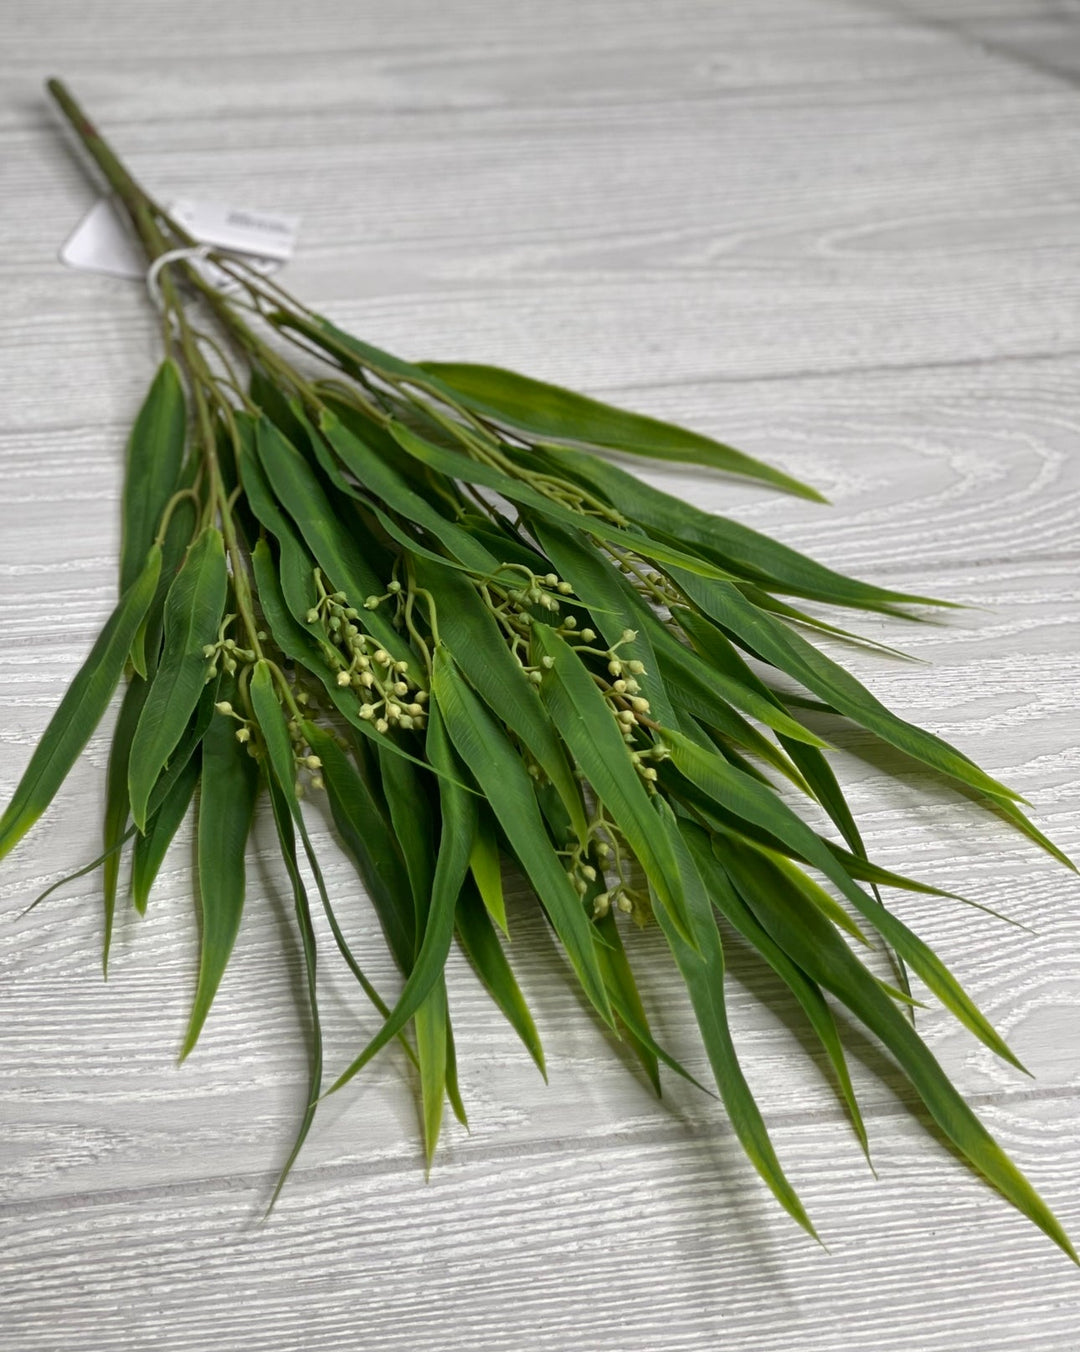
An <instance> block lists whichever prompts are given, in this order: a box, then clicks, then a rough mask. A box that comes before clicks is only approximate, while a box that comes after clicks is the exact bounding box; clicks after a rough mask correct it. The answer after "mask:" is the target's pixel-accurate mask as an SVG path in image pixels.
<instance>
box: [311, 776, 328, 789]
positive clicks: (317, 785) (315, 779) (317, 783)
mask: <svg viewBox="0 0 1080 1352" xmlns="http://www.w3.org/2000/svg"><path fill="white" fill-rule="evenodd" d="M311 787H312V788H313V789H324V788H325V787H326V785H325V784H324V783H323V777H322V775H313V776H312V778H311Z"/></svg>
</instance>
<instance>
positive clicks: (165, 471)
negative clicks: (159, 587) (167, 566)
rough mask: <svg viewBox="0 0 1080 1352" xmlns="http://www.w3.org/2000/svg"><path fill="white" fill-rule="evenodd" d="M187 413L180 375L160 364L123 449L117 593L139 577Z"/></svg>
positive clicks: (176, 465) (175, 472) (169, 491)
mask: <svg viewBox="0 0 1080 1352" xmlns="http://www.w3.org/2000/svg"><path fill="white" fill-rule="evenodd" d="M186 435H187V408H186V406H185V402H184V387H183V384H182V382H181V379H180V370H179V368H178V367H177V365H176V363H175V362H174V361H163V362H162V363H161V365H160V366H159V367H158V370H157V374H156V375H155V376H154V379H153V382H152V384H151V386H150V390H149V393H148V394H147V396H146V400H145V402H144V403H143V406H142V408H141V409H140V410H139V414H138V417H137V418H136V419H135V426H134V427H133V428H132V430H131V436H130V438H129V439H128V448H127V473H126V474H125V476H124V497H123V508H122V513H123V515H122V523H123V524H122V528H121V539H122V544H121V546H120V590H121V592H126V591H127V589H128V588H129V587H130V586H131V584H132V583H133V582H134V581H135V579H136V578H137V577H138V576H139V573H140V572H141V571H142V567H143V562H144V561H145V559H146V556H147V554H148V553H149V552H150V546H151V545H152V544H153V543H154V537H155V536H156V535H157V530H158V525H159V524H160V522H161V514H162V512H163V511H164V510H165V504H166V503H167V502H168V501H169V499H170V498H171V497H172V495H173V493H174V492H175V491H176V486H177V481H178V480H179V478H180V468H181V465H182V464H183V460H184V440H185V437H186Z"/></svg>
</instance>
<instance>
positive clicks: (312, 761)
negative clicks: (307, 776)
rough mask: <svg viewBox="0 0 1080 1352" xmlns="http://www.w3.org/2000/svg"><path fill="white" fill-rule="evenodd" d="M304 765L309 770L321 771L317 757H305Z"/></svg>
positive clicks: (320, 764)
mask: <svg viewBox="0 0 1080 1352" xmlns="http://www.w3.org/2000/svg"><path fill="white" fill-rule="evenodd" d="M304 764H305V765H306V766H307V768H308V769H309V770H321V769H322V761H321V760H320V759H319V758H318V756H305V757H304Z"/></svg>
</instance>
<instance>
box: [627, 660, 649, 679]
mask: <svg viewBox="0 0 1080 1352" xmlns="http://www.w3.org/2000/svg"><path fill="white" fill-rule="evenodd" d="M626 665H627V667H628V668H629V669H630V671H631V672H633V674H634V675H635V676H641V675H643V674H644V671H645V663H644V662H639V661H638V660H637V659H636V658H635V659H634V661H633V662H627V664H626Z"/></svg>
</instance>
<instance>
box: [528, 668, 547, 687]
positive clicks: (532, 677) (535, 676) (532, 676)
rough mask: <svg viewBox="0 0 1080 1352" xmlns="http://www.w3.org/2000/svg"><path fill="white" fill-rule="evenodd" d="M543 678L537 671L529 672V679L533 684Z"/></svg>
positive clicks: (537, 683)
mask: <svg viewBox="0 0 1080 1352" xmlns="http://www.w3.org/2000/svg"><path fill="white" fill-rule="evenodd" d="M543 679H544V678H543V676H541V675H540V673H539V672H538V671H530V672H529V680H530V681H532V683H533V685H539V684H540V682H541V681H542V680H543Z"/></svg>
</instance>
